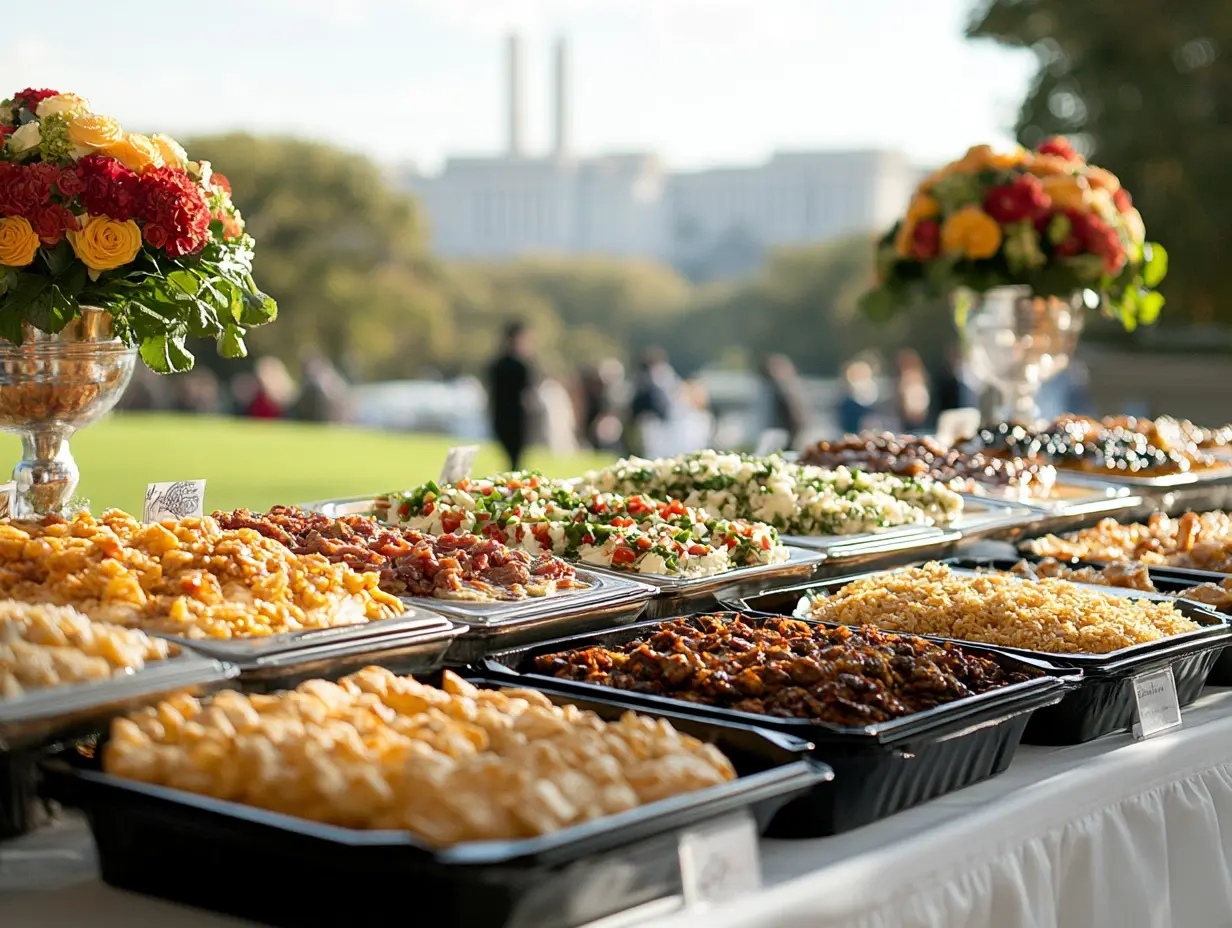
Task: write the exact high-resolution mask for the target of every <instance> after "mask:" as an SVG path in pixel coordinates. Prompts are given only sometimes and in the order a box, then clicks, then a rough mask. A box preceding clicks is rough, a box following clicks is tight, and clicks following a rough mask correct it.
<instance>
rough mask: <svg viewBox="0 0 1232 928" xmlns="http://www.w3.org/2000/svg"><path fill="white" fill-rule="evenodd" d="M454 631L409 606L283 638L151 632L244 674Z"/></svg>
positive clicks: (442, 619)
mask: <svg viewBox="0 0 1232 928" xmlns="http://www.w3.org/2000/svg"><path fill="white" fill-rule="evenodd" d="M452 627H453V623H452V622H450V621H449V620H448V619H447V618H445V617H444V616H440V615H437V614H435V613H433V612H428V611H427V610H424V609H420V608H419V607H417V606H407V607H406V612H404V613H403V614H402V615H400V616H395V617H394V618H392V619H378V620H377V621H375V622H366V623H364V624H362V625H338V626H335V627H333V628H312V629H305V630H304V631H299V632H287V633H285V634H282V635H267V636H263V637H251V638H185V637H182V636H180V635H168V634H160V633H156V632H152V633H151V634H155V635H157V637H159V638H165V639H166V640H167V641H173V642H175V643H176V644H178V645H181V646H182V647H185V648H190V649H192V650H194V651H196V652H197V653H198V654H203V655H205V656H206V657H211V658H214V659H215V660H221V661H227V662H229V663H233V664H236V665H237V666H239V667H240V668H241V669H242V670H245V671H247V670H256V669H258V668H264V667H274V666H283V665H286V664H288V663H292V662H295V661H298V660H300V659H302V656H303V655H304V654H305V653H309V652H316V651H320V650H321V649H322V648H338V647H346V648H351V647H354V648H357V649H362V648H364V647H367V646H368V645H369V644H371V643H373V642H376V641H379V640H381V639H384V638H388V637H389V636H391V635H399V636H402V637H406V636H408V635H414V636H416V637H423V636H432V635H443V634H446V633H448V632H449V630H450V629H451V628H452Z"/></svg>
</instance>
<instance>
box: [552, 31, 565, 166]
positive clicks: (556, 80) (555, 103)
mask: <svg viewBox="0 0 1232 928" xmlns="http://www.w3.org/2000/svg"><path fill="white" fill-rule="evenodd" d="M554 65H555V67H554V74H553V83H552V90H553V100H552V113H553V137H552V151H553V152H554V153H555V155H556V157H557V158H564V157H566V156H567V155H568V154H569V59H568V48H567V47H566V44H565V40H564V38H563V37H561V38H558V39H557V40H556V50H555V60H554Z"/></svg>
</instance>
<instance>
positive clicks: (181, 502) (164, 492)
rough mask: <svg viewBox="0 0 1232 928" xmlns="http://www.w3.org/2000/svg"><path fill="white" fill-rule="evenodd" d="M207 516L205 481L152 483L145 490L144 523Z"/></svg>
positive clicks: (142, 516)
mask: <svg viewBox="0 0 1232 928" xmlns="http://www.w3.org/2000/svg"><path fill="white" fill-rule="evenodd" d="M203 515H205V481H204V480H177V481H175V482H173V483H151V484H148V485H147V486H146V488H145V507H144V508H143V509H142V511H141V521H142V522H147V523H149V522H161V521H162V520H163V519H187V518H188V517H189V516H203Z"/></svg>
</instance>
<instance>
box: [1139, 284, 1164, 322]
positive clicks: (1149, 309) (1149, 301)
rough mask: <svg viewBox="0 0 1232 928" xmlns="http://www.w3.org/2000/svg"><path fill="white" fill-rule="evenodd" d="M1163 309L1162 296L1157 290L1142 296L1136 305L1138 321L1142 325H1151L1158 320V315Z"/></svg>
mask: <svg viewBox="0 0 1232 928" xmlns="http://www.w3.org/2000/svg"><path fill="white" fill-rule="evenodd" d="M1163 308H1164V295H1163V294H1162V293H1160V292H1159V291H1158V290H1152V291H1150V292H1149V293H1146V294H1143V296H1142V299H1141V301H1140V302H1139V304H1138V321H1140V322H1141V323H1142V324H1143V325H1153V324H1154V323H1155V322H1157V321H1158V320H1159V314H1160V312H1161V311H1162V310H1163Z"/></svg>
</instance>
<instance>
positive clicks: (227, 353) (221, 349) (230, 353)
mask: <svg viewBox="0 0 1232 928" xmlns="http://www.w3.org/2000/svg"><path fill="white" fill-rule="evenodd" d="M218 353H219V354H221V355H222V356H223V357H224V358H246V357H248V346H247V345H245V344H244V330H243V329H241V328H240V327H239V326H235V325H229V326H227V328H226V331H224V332H223V336H222V339H221V340H220V341H219V343H218Z"/></svg>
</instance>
